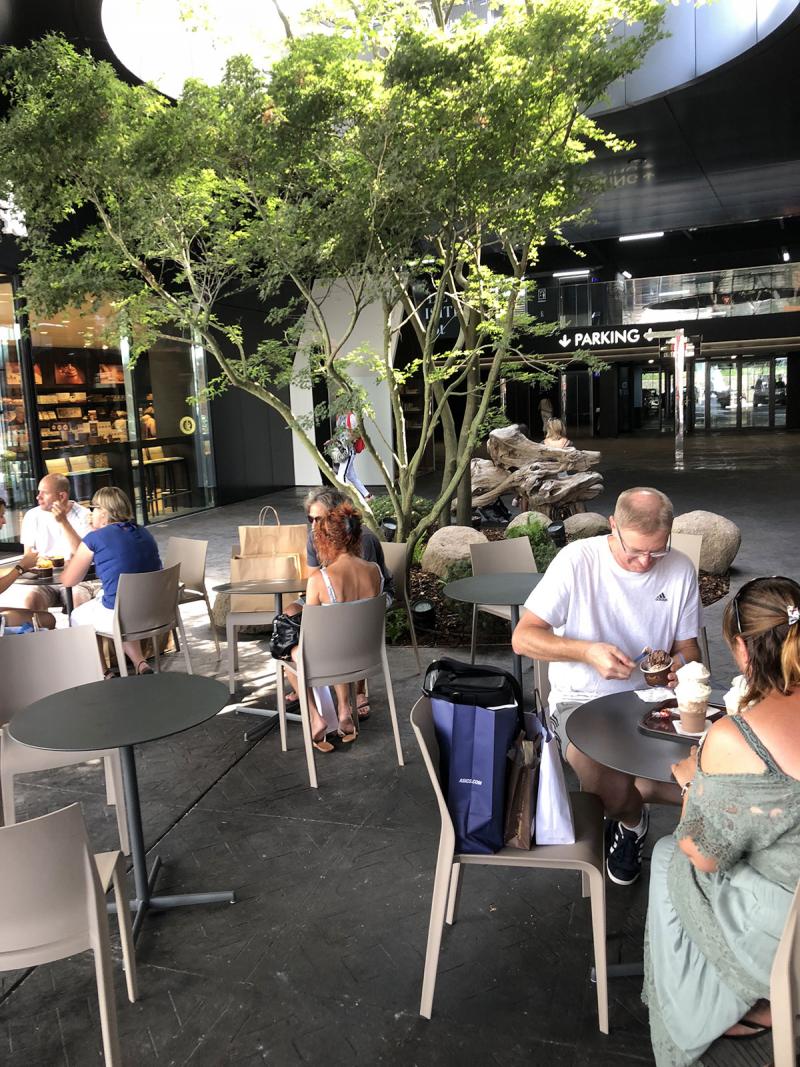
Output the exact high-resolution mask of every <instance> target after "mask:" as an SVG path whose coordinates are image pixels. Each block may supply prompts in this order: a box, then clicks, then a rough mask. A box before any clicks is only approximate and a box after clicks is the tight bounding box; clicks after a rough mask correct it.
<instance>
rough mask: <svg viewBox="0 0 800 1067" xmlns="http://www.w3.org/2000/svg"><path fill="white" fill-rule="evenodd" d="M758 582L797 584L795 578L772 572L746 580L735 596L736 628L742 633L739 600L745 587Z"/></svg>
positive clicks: (747, 587)
mask: <svg viewBox="0 0 800 1067" xmlns="http://www.w3.org/2000/svg"><path fill="white" fill-rule="evenodd" d="M756 582H791V583H792V585H797V582H796V581H795V580H794V578H786V577H785V576H784V575H782V574H770V575H768V576H766V577H764V576H762V577H761V578H751V579H750V581H749V582H745V583H744V585H743V586H742V588H741V589H740V590H739V591H738V593H737V594H736V596H735V597H734V598H733V614H734V618H735V619H736V630H737V632H738V633H740V634H741V633H742V632H743V631H742V620H741V619H740V618H739V600H740V599H741V596H742V593H743V592H744V591H745V589H749V588H750V586H751V585H755V584H756Z"/></svg>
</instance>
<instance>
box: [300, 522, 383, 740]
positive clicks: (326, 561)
mask: <svg viewBox="0 0 800 1067" xmlns="http://www.w3.org/2000/svg"><path fill="white" fill-rule="evenodd" d="M312 523H313V527H314V531H313V536H314V547H315V549H316V552H317V558H318V559H319V561H320V569H319V570H318V571H314V573H313V574H312V575H311V577H310V578H309V579H308V588H307V589H306V604H307V605H314V604H341V603H343V602H352V601H354V600H367V599H369V598H370V597H374V596H379V595H380V594H381V593H382V592H383V572H382V571H381V569H380V567H379V566H378V564H377V563H371V562H368V561H366V560H363V559H361V558H360V553H361V516H360V515H359V513H358V512H357V511H356V509H355V508H354V507H353V505H352V504H339V506H338V507H335V508H332V509H331V511H329V512H328V514H327V515H326V516H324V517H320V518H315V519H313V520H312ZM292 658H293V659H295V660H296V659H297V648H294V649H293V650H292ZM336 703H337V712H338V717H339V737H340V738H341V739H342V743H343V744H348V743H349V742H351V741H355V739H356V736H357V734H356V728H355V724H354V722H353V709H352V707H351V702H350V687H349V686H348V685H337V686H336ZM308 706H309V710H310V715H311V737H312V741H313V744H314V748H316V749H317V750H318V751H319V752H333V745H332V744H331V743H330V741H328V740H327V738H326V732H327V727H326V725H325V720H324V719H323V718H322V716H321V715H320V713H319V711H318V710H317V707H316V704H315V702H314V700H313V699H312V695H311V694H309V700H308Z"/></svg>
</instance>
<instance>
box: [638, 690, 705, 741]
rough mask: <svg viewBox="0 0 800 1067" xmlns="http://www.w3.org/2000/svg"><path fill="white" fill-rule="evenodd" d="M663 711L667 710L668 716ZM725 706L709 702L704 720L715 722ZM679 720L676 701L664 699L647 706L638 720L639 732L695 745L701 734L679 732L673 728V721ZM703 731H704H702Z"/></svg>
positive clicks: (665, 739) (661, 739)
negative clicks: (659, 702) (652, 705)
mask: <svg viewBox="0 0 800 1067" xmlns="http://www.w3.org/2000/svg"><path fill="white" fill-rule="evenodd" d="M663 712H669V713H670V714H669V715H668V716H665V715H663V714H662V713H663ZM725 714H726V712H725V707H724V705H722V704H709V705H708V713H707V715H706V722H708V720H709V719H710V720H711V722H716V721H717V719H721V718H722V716H723V715H725ZM676 722H680V716H679V715H678V701H677V700H675V699H674V698H673V699H672V700H665V701H664V702H663V704H658V705H656V707H654V708H649V709H648V710H647V711H646V712H645V714H644V715H643V716H642V718H641V721H640V722H639V727H638V728H639V733H642V734H646V735H647V736H648V737H657V738H658V739H659V740H660V741H677V742H678V743H679V744H683V745H686V744H689V745H695V744H697V742H698V741H699V740H700V738H701V737H702V736H703V734H681V733H678V731H677V730H676V729H675V723H676ZM704 732H705V731H704Z"/></svg>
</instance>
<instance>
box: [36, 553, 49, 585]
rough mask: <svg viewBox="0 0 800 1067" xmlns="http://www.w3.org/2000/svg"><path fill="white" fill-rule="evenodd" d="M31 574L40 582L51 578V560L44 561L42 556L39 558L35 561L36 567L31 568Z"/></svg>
mask: <svg viewBox="0 0 800 1067" xmlns="http://www.w3.org/2000/svg"><path fill="white" fill-rule="evenodd" d="M33 573H34V574H35V575H36V577H37V578H39V579H40V580H41V579H43V580H45V581H46V580H47V579H48V578H52V577H53V563H52V560H49V559H46V558H45V557H44V556H39V558H38V559H37V560H36V566H35V567H34V568H33Z"/></svg>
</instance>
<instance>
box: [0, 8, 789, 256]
mask: <svg viewBox="0 0 800 1067" xmlns="http://www.w3.org/2000/svg"><path fill="white" fill-rule="evenodd" d="M100 6H101V0H0V42H3V43H8V44H16V45H24V44H26V43H27V42H28V41H30V40H32V39H34V38H36V37H38V36H41V35H42V34H43V33H45V32H47V31H49V30H57V31H58V32H61V33H63V34H64V35H65V36H66V37H68V38H69V39H70V40H72V41H73V43H74V44H76V45H77V46H78V47H82V48H88V49H90V50H91V51H92V53H93V54H95V55H96V56H98V58H102V59H107V60H109V61H111V62H112V63H114V65H115V66H116V68H117V69H118V70H119V72H120V73H121V74H122V75H123V76H125V77H128V78H130V75H129V73H128V72H127V71H125V69H124V68H123V67H122V66H121V64H119V62H118V61H116V60H115V58H114V56H113V53H112V52H111V50H110V48H109V46H108V44H107V42H106V40H105V37H104V35H103V31H102V24H101V20H100ZM798 54H800V8H798V10H797V11H796V12H795V14H794V15H793V16H791V17H790V18H789V19H788V20H787V21H786V22H784V24H783V25H782V26H781V27H780V28H779V29H778V30H776V31H775V33H773V34H772V35H771V36H770V37H768V38H767V39H766V41H764V42H763V43H761V44H760V45H758V46H756V47H755V48H753V49H751V50H750V51H749V52H747V53H745V54H744V55H743V56H740V57H739V58H737V59H736V60H734V61H732V62H731V63H729V64H727V65H726V66H725V67H723V68H720V69H718V70H716V71H713V72H712V73H710V74H709V75H706V76H705V77H703V78H702V79H699V80H697V81H695V82H693V83H691V84H690V85H688V86H686V87H684V88H682V89H678V90H676V91H674V92H671V93H668V94H667V95H666V96H662V97H659V98H656V99H653V100H650V101H648V102H645V103H642V104H638V105H635V106H633V107H628V108H625V109H622V110H619V111H616V112H612V113H609V114H607V115H605V116H603V117H602V118H601V120H600V121H602V123H603V125H605V126H607V127H609V128H611V129H613V130H614V132H616V133H618V134H620V135H621V136H623V137H625V138H626V139H630V140H633V141H635V142H636V148H635V149H633V150H631V151H630V152H627V153H623V154H622V155H616V156H610V155H607V156H606V157H602V156H600V157H599V158H598V160H597V162H596V164H595V165H594V166H595V168H596V171H597V173H598V174H599V175H601V176H602V177H603V179H604V180H605V183H606V189H605V191H604V192H603V193H602V195H601V196H600V198H599V200H598V201H597V203H596V206H595V208H594V211H593V219H592V222H591V223H589V224H587V225H584V226H582V227H581V228H580V229H579V230H576V231H575V232H574V233H573V234H571V235H570V236H571V237H573V238H574V240H575V241H576V243H577V244H578V245H579V246H580V247H582V248H583V249H584V250H585V251H586V253H587V258H586V259H585V260H584V261H583V263H582V264H581V263H580V262H579V261H578V260H576V257H575V255H574V253H572V252H570V251H569V250H566V249H562V248H560V247H551V248H547V249H545V250H544V252H543V255H542V261H541V268H542V269H543V270H553V269H558V268H559V267H566V266H575V265H586V266H591V267H593V268H595V271H594V273H595V274H596V275H597V276H598V277H607V276H609V275H610V274H611V273H613V272H614V271H615V270H618V269H622V268H627V269H629V270H631V271H632V273H634V274H636V275H640V276H641V275H645V274H662V273H670V272H677V271H681V270H693V269H694V270H704V269H717V268H718V267H721V266H736V265H754V264H762V263H775V262H779V261H780V252H781V248H783V247H788V248H789V251H790V252H791V253H792V258H793V259H800V89H798V85H797V75H796V66H795V65H796V57H797V55H798ZM654 229H659V230H660V229H663V230H666V231H669V233H668V236H667V238H665V239H664V240H662V241H657V242H652V241H651V242H641V243H639V242H637V243H631V244H624V245H620V244H619V243H618V241H617V240H616V238H617V236H618V235H619V234H626V233H635V232H639V231H643V230H654Z"/></svg>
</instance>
